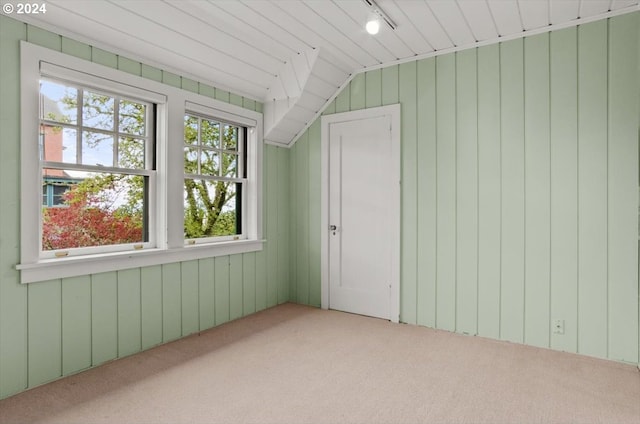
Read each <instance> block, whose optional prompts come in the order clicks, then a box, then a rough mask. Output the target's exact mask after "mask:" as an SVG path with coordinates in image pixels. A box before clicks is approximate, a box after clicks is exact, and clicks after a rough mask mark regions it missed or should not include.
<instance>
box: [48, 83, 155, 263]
mask: <svg viewBox="0 0 640 424" xmlns="http://www.w3.org/2000/svg"><path fill="white" fill-rule="evenodd" d="M153 110H154V107H153V105H152V104H150V103H147V102H144V101H141V100H138V99H132V98H125V97H122V96H120V95H118V94H115V93H109V92H105V91H101V90H95V89H92V88H89V87H85V86H80V85H75V84H72V83H69V82H64V81H60V80H54V79H48V78H43V79H41V80H40V114H39V115H40V116H39V127H40V137H39V141H40V146H39V149H40V154H39V157H40V169H42V175H41V178H42V186H43V190H44V189H46V206H65V207H64V208H46V207H45V208H41V211H42V212H41V218H40V228H41V234H42V241H41V249H42V256H43V257H48V256H66V255H69V254H70V253H71V254H74V253H75V254H82V253H85V254H86V253H90V252H95V253H97V252H100V251H105V250H117V249H125V248H128V249H131V248H132V247H135V248H140V247H142V244H143V243H148V242H149V233H150V232H149V224H150V219H149V218H150V216H149V206H150V205H149V204H148V198H149V196H148V191H149V186H150V184H152V183H153V179H154V178H155V170H154V168H155V166H154V153H153V152H154V146H155V140H154V137H153V134H154V131H153V128H154V122H153V113H152V111H153ZM54 178H55V179H56V180H54ZM65 180H66V181H67V183H66V184H65V182H64V181H65ZM43 196H45V193H44V191H43ZM43 203H44V200H43ZM118 245H120V246H118ZM126 245H131V246H126ZM84 248H92V249H90V250H86V249H84ZM73 249H78V250H73Z"/></svg>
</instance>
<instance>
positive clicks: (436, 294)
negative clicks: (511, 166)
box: [433, 57, 439, 328]
mask: <svg viewBox="0 0 640 424" xmlns="http://www.w3.org/2000/svg"><path fill="white" fill-rule="evenodd" d="M433 75H434V83H433V85H434V93H435V95H434V97H435V98H434V108H433V109H434V117H433V122H434V126H435V128H434V134H435V150H436V151H435V158H436V160H435V163H436V169H435V186H436V190H435V192H436V193H435V197H436V199H435V200H436V204H435V219H436V222H435V258H434V259H435V260H434V263H435V265H434V267H435V272H434V274H435V281H434V284H433V285H434V287H435V292H434V294H433V296H434V302H433V303H434V305H435V308H434V311H433V313H434V320H433V325H434V326H435V328H438V191H439V188H438V57H436V58H434V60H433Z"/></svg>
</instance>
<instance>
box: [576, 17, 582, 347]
mask: <svg viewBox="0 0 640 424" xmlns="http://www.w3.org/2000/svg"><path fill="white" fill-rule="evenodd" d="M575 72H576V94H577V96H576V128H575V129H576V189H577V193H576V353H580V250H581V249H580V26H578V27H576V67H575Z"/></svg>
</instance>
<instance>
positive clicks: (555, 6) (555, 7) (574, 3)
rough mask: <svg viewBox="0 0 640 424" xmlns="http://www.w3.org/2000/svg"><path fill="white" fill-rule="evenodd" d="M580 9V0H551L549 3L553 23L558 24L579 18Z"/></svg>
mask: <svg viewBox="0 0 640 424" xmlns="http://www.w3.org/2000/svg"><path fill="white" fill-rule="evenodd" d="M579 11H580V1H579V0H551V1H550V3H549V15H550V16H551V24H558V23H561V22H567V21H572V20H574V19H577V18H578V14H579Z"/></svg>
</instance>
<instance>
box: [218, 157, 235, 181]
mask: <svg viewBox="0 0 640 424" xmlns="http://www.w3.org/2000/svg"><path fill="white" fill-rule="evenodd" d="M222 176H223V177H229V178H236V177H237V176H238V155H236V154H233V153H223V154H222Z"/></svg>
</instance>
